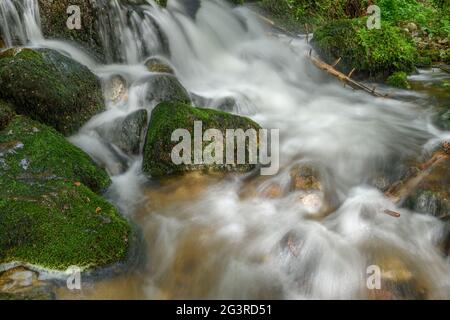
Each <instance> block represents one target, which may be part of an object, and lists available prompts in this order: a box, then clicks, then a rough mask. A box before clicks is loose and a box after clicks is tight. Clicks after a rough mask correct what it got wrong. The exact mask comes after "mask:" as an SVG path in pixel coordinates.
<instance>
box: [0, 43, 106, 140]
mask: <svg viewBox="0 0 450 320" xmlns="http://www.w3.org/2000/svg"><path fill="white" fill-rule="evenodd" d="M0 87H1V90H0V98H1V99H4V100H5V101H8V102H10V103H12V104H13V105H14V107H15V111H16V112H18V113H21V114H25V115H28V116H30V117H31V118H33V119H36V120H38V121H41V122H43V123H45V124H48V125H50V126H52V127H54V128H55V129H57V130H58V131H60V132H61V133H63V134H65V135H70V134H73V133H75V132H76V131H77V130H78V129H79V128H80V127H81V126H82V125H83V124H84V123H85V122H87V121H88V120H89V119H90V118H91V117H92V116H94V115H95V114H97V113H99V112H100V111H102V110H103V109H104V103H103V97H102V90H101V84H100V82H99V80H98V79H97V78H96V76H95V75H94V74H93V73H92V72H90V70H89V69H88V68H86V67H85V66H83V65H81V64H79V63H77V62H76V61H73V60H72V59H70V58H67V57H66V56H64V55H62V54H60V53H58V52H57V51H54V50H49V49H36V50H33V49H17V48H13V49H9V50H7V51H4V52H2V53H0Z"/></svg>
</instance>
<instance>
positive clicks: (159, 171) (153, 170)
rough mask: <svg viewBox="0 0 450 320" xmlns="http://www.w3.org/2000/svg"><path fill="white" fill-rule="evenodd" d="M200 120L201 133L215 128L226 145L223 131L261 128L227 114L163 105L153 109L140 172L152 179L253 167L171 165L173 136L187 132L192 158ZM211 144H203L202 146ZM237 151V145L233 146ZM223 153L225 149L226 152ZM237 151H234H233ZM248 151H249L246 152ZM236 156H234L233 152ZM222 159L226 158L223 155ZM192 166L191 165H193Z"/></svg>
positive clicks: (252, 166) (244, 165) (173, 103)
mask: <svg viewBox="0 0 450 320" xmlns="http://www.w3.org/2000/svg"><path fill="white" fill-rule="evenodd" d="M195 121H201V122H202V129H203V133H204V132H205V131H206V130H207V129H218V130H220V131H221V132H222V134H223V135H224V144H225V145H226V139H225V132H226V129H242V130H244V131H246V130H247V129H255V130H259V129H260V126H259V125H258V124H257V123H255V122H253V121H252V120H250V119H248V118H245V117H240V116H236V115H232V114H229V113H226V112H222V111H217V110H212V109H203V108H195V107H192V106H190V105H187V104H183V103H180V102H164V103H161V104H159V105H158V106H156V107H155V109H153V112H152V115H151V120H150V125H149V129H148V131H147V137H146V142H145V145H144V160H143V171H144V172H145V173H146V174H148V175H151V176H153V177H162V176H164V175H170V174H178V173H184V172H188V171H198V170H203V171H209V170H211V171H237V172H247V171H250V170H252V169H253V168H255V165H251V164H242V165H223V164H214V165H206V164H198V165H196V164H190V165H186V164H180V165H176V164H174V163H173V162H172V159H171V153H172V149H173V147H174V146H176V145H177V144H178V142H172V141H171V136H172V133H173V132H174V131H175V130H177V129H186V130H188V131H189V132H190V133H191V137H192V139H191V142H192V148H191V150H192V154H191V159H193V150H194V148H193V139H194V122H195ZM209 143H210V142H204V143H203V147H205V146H206V145H208V144H209ZM235 147H236V148H237V144H235ZM224 149H226V148H224ZM225 151H226V150H224V152H225ZM234 151H236V150H234ZM247 151H248V150H247ZM235 154H236V153H235ZM224 159H225V155H224ZM192 163H193V162H192Z"/></svg>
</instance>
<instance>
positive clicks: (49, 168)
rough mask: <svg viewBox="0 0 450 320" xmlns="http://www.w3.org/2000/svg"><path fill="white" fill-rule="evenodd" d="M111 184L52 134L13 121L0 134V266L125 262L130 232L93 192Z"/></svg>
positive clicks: (29, 122) (25, 121)
mask: <svg viewBox="0 0 450 320" xmlns="http://www.w3.org/2000/svg"><path fill="white" fill-rule="evenodd" d="M109 183H110V179H109V177H108V175H107V174H106V172H105V171H104V170H102V169H100V168H98V167H97V166H96V165H95V164H94V163H93V161H92V160H91V159H90V158H89V157H88V156H87V155H86V154H85V153H84V152H83V151H81V150H80V149H78V148H77V147H75V146H73V145H71V144H70V143H69V142H68V141H67V140H66V139H65V138H64V137H63V136H62V135H61V134H59V133H58V132H56V131H55V130H54V129H52V128H50V127H47V126H45V125H42V124H40V123H38V122H35V121H33V120H31V119H29V118H27V117H24V116H15V117H14V118H13V119H12V120H11V121H10V122H9V124H8V125H7V126H6V127H5V128H4V129H3V130H2V131H0V189H1V190H3V191H2V192H1V193H0V264H2V263H10V262H19V263H21V264H32V265H38V266H40V267H45V268H49V269H55V270H65V269H66V268H68V267H69V266H71V265H77V266H80V267H82V268H90V267H99V266H103V265H107V264H110V263H114V262H117V261H119V260H121V259H123V258H124V257H125V256H126V253H127V250H128V237H129V234H130V227H129V225H128V223H127V222H126V220H125V219H124V218H123V217H121V216H120V214H119V213H118V212H117V210H116V209H115V207H114V206H112V205H111V204H110V203H108V202H107V201H106V200H105V199H103V198H102V197H101V196H100V195H99V194H98V193H100V192H102V191H103V190H105V188H107V187H108V185H109Z"/></svg>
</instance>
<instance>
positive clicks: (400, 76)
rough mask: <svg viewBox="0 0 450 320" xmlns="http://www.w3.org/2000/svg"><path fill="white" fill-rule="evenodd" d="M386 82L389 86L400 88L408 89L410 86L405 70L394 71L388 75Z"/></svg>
mask: <svg viewBox="0 0 450 320" xmlns="http://www.w3.org/2000/svg"><path fill="white" fill-rule="evenodd" d="M386 83H387V84H388V85H390V86H393V87H396V88H401V89H410V88H411V86H410V85H409V83H408V75H407V74H406V72H395V73H393V74H392V75H390V76H389V77H388V78H387V80H386Z"/></svg>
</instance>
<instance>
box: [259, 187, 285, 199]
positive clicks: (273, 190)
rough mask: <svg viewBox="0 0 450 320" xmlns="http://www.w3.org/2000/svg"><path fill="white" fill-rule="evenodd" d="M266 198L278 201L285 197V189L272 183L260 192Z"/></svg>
mask: <svg viewBox="0 0 450 320" xmlns="http://www.w3.org/2000/svg"><path fill="white" fill-rule="evenodd" d="M260 195H261V196H262V197H264V198H269V199H276V198H280V197H282V196H283V188H282V187H281V186H280V185H279V184H278V183H271V184H269V185H268V186H266V187H264V188H263V190H261V191H260Z"/></svg>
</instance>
